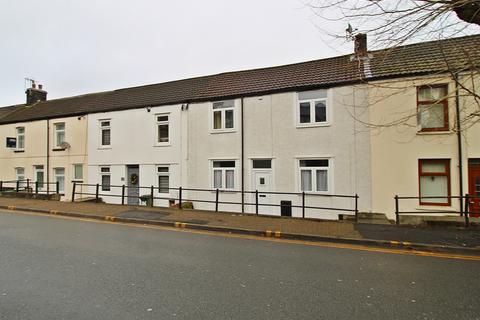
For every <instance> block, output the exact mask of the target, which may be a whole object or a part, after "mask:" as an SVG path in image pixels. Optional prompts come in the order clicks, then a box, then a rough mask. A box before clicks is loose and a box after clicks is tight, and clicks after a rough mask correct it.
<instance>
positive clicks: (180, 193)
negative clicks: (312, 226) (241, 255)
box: [71, 182, 359, 221]
mask: <svg viewBox="0 0 480 320" xmlns="http://www.w3.org/2000/svg"><path fill="white" fill-rule="evenodd" d="M78 187H89V188H92V189H93V190H95V191H94V192H93V191H90V192H84V191H78ZM129 188H134V189H138V190H139V195H129V194H128V192H127V191H128V189H129ZM82 189H83V188H82ZM142 190H148V194H144V195H141V194H140V193H141V191H142ZM156 190H158V192H160V191H162V193H165V194H167V193H168V196H158V195H155V191H156ZM163 191H168V192H163ZM171 191H176V192H175V193H176V194H177V196H172V194H171ZM186 192H190V193H193V192H194V193H205V194H207V193H208V194H209V195H213V194H214V195H215V197H214V199H208V198H207V197H202V196H201V197H195V198H191V197H186V196H185V193H186ZM224 194H225V195H226V194H239V195H242V192H241V191H239V190H223V189H199V188H183V187H178V188H164V187H158V186H149V187H146V186H132V187H129V186H127V185H102V184H88V183H78V182H73V188H72V195H71V196H72V198H71V200H72V202H74V201H75V200H76V199H77V196H91V197H95V201H97V202H98V201H100V199H101V198H102V197H113V198H121V204H122V205H125V200H127V202H128V199H131V198H133V199H139V200H143V201H146V200H147V202H148V205H149V206H152V207H153V206H154V202H155V200H168V201H169V203H170V204H174V203H177V204H178V208H179V209H182V208H183V204H184V203H186V202H197V203H211V204H214V205H215V210H214V211H215V212H218V211H220V205H241V206H244V207H245V206H246V207H254V208H255V210H254V211H255V212H254V214H256V215H259V212H260V208H262V207H280V208H282V207H288V208H291V209H293V208H299V209H301V212H302V218H311V217H307V214H306V210H328V211H336V212H343V213H346V214H350V215H354V216H355V219H356V221H358V212H359V208H358V200H359V196H358V195H357V194H355V195H340V194H316V193H307V192H261V191H258V190H255V191H244V192H243V194H244V195H251V197H252V198H254V202H248V201H244V197H243V196H242V201H228V200H223V199H221V195H224ZM260 195H285V196H294V197H300V199H301V204H297V205H294V204H289V205H285V204H276V203H261V202H260V201H259V196H260ZM311 198H331V199H334V198H343V199H351V200H352V206H351V207H350V208H345V207H334V206H330V207H322V206H313V205H309V199H311ZM249 214H253V213H249ZM311 219H314V218H311Z"/></svg>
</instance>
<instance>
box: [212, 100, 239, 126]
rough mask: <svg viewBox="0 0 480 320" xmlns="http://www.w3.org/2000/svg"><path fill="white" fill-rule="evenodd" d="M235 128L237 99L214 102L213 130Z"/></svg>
mask: <svg viewBox="0 0 480 320" xmlns="http://www.w3.org/2000/svg"><path fill="white" fill-rule="evenodd" d="M234 128H235V100H226V101H218V102H214V103H213V130H214V131H222V130H233V129H234Z"/></svg>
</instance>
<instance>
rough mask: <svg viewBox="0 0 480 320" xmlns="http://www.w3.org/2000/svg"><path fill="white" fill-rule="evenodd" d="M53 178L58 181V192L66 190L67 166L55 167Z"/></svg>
mask: <svg viewBox="0 0 480 320" xmlns="http://www.w3.org/2000/svg"><path fill="white" fill-rule="evenodd" d="M53 179H54V181H55V183H58V192H65V168H53Z"/></svg>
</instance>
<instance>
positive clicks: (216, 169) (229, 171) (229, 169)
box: [212, 160, 235, 190]
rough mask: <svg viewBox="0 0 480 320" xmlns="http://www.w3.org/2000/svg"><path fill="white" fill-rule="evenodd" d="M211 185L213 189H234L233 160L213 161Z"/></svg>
mask: <svg viewBox="0 0 480 320" xmlns="http://www.w3.org/2000/svg"><path fill="white" fill-rule="evenodd" d="M212 165H213V187H214V188H215V189H230V190H233V189H235V161H234V160H218V161H213V162H212Z"/></svg>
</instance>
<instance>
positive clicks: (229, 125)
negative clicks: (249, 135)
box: [225, 110, 233, 129]
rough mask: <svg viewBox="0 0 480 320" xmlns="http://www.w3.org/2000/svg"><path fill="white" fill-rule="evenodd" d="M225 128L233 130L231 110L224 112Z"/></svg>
mask: <svg viewBox="0 0 480 320" xmlns="http://www.w3.org/2000/svg"><path fill="white" fill-rule="evenodd" d="M225 128H227V129H231V128H233V110H226V111H225Z"/></svg>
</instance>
